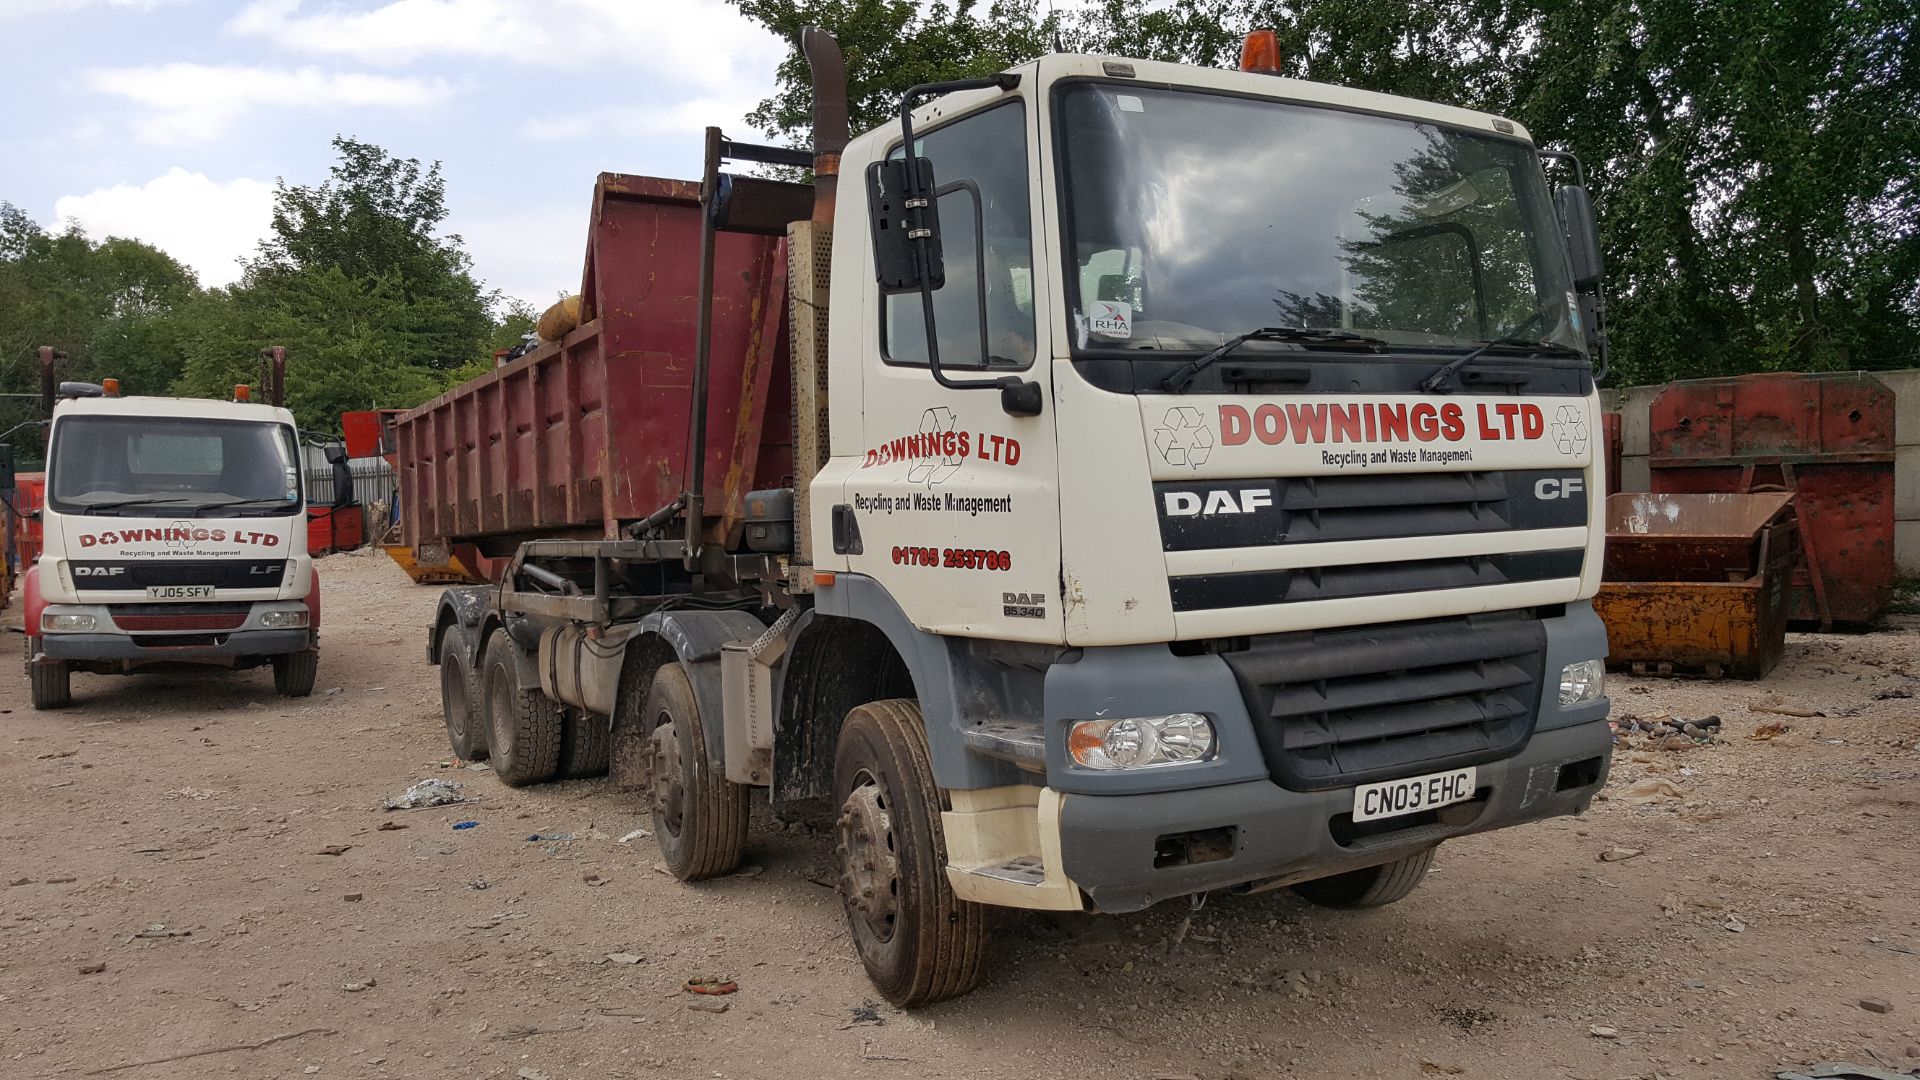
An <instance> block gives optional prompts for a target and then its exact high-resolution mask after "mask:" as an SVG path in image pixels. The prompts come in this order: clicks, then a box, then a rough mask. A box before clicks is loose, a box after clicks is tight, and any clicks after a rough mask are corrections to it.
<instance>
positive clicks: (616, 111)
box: [520, 97, 759, 139]
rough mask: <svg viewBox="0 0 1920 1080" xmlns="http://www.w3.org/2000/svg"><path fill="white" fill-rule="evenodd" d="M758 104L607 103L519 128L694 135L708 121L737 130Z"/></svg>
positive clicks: (555, 134) (539, 132)
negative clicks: (596, 107) (649, 104)
mask: <svg viewBox="0 0 1920 1080" xmlns="http://www.w3.org/2000/svg"><path fill="white" fill-rule="evenodd" d="M757 104H759V99H758V98H739V97H698V98H693V99H691V100H688V101H676V102H673V103H672V104H669V105H659V106H639V105H634V106H619V105H609V106H606V107H604V108H599V109H582V110H575V111H573V112H565V113H556V114H553V115H551V116H539V117H535V118H533V119H532V120H529V121H527V122H526V123H525V124H523V125H521V129H520V131H521V134H523V135H525V136H527V137H528V138H531V139H578V138H584V137H587V136H595V135H597V136H607V135H618V136H625V137H636V136H648V135H684V134H690V133H695V134H697V133H699V132H702V131H705V130H706V129H707V126H708V125H710V124H711V125H717V126H719V127H720V128H722V129H724V130H728V131H734V132H738V131H739V130H740V129H742V128H743V127H744V126H745V117H746V115H747V114H748V113H749V112H752V111H753V108H754V106H756V105H757Z"/></svg>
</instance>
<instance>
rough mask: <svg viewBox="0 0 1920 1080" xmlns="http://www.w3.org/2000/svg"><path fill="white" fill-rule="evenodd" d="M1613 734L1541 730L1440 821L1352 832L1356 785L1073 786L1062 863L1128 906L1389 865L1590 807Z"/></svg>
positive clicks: (1101, 899)
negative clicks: (1204, 857)
mask: <svg viewBox="0 0 1920 1080" xmlns="http://www.w3.org/2000/svg"><path fill="white" fill-rule="evenodd" d="M1612 745H1613V738H1612V734H1611V731H1610V729H1609V727H1608V725H1607V722H1606V721H1605V720H1604V719H1602V720H1594V721H1588V722H1586V723H1582V724H1579V725H1577V726H1574V727H1567V728H1558V729H1555V730H1550V731H1539V732H1536V733H1535V734H1534V735H1533V737H1532V738H1531V739H1530V740H1529V741H1528V743H1527V746H1526V748H1525V749H1523V750H1522V751H1521V752H1520V753H1519V754H1517V755H1515V756H1513V757H1509V758H1506V759H1504V760H1502V761H1496V762H1491V763H1488V764H1484V765H1480V766H1478V769H1479V784H1480V796H1479V797H1478V798H1476V799H1475V800H1474V801H1472V802H1467V803H1460V804H1456V805H1455V806H1451V807H1446V808H1443V809H1442V810H1440V811H1438V812H1437V813H1436V814H1435V815H1434V816H1435V817H1436V818H1437V819H1438V820H1432V821H1429V822H1426V823H1424V824H1415V825H1413V826H1412V827H1408V828H1401V829H1396V830H1393V831H1389V832H1381V833H1375V834H1373V835H1369V836H1365V837H1360V838H1357V839H1349V840H1348V841H1347V842H1344V843H1343V842H1342V841H1341V839H1340V838H1339V837H1338V835H1337V830H1338V829H1339V827H1340V822H1342V821H1343V820H1344V819H1346V818H1347V817H1348V816H1349V814H1350V811H1351V810H1352V809H1353V789H1352V788H1334V789H1330V790H1326V791H1312V792H1300V791H1288V790H1286V789H1285V788H1282V787H1280V786H1279V785H1277V784H1275V783H1273V782H1272V781H1271V780H1266V779H1261V780H1250V781H1245V782H1242V783H1236V784H1224V785H1220V786H1216V787H1205V788H1193V789H1188V790H1185V791H1163V792H1153V793H1148V794H1140V795H1068V796H1066V797H1064V798H1063V799H1062V800H1061V810H1060V853H1061V864H1062V865H1061V868H1062V870H1064V872H1065V874H1066V876H1067V877H1068V878H1069V879H1071V880H1072V881H1073V882H1074V884H1076V885H1078V886H1079V887H1080V889H1081V890H1082V891H1083V892H1084V893H1085V894H1086V895H1087V897H1088V899H1089V900H1091V901H1092V904H1093V906H1094V907H1096V908H1098V909H1099V910H1101V911H1110V912H1121V911H1137V910H1139V909H1141V908H1144V907H1147V906H1148V905H1151V904H1154V903H1158V902H1159V901H1161V900H1165V899H1168V898H1170V897H1175V896H1183V895H1186V894H1189V893H1200V892H1207V891H1210V890H1213V889H1225V888H1230V887H1233V886H1237V885H1247V884H1260V885H1273V886H1277V885H1285V884H1289V883H1291V882H1292V881H1305V880H1309V879H1312V878H1319V877H1326V876H1328V875H1330V874H1337V873H1340V872H1342V871H1344V870H1352V869H1359V868H1361V867H1366V866H1377V865H1379V864H1381V863H1386V862H1392V861H1394V860H1395V859H1399V858H1402V857H1404V856H1406V855H1411V854H1413V853H1415V852H1417V851H1419V850H1421V849H1422V848H1427V847H1432V846H1433V845H1434V844H1437V843H1439V842H1440V841H1442V840H1446V839H1450V838H1452V837H1455V836H1464V835H1467V834H1468V833H1476V832H1485V831H1487V830H1489V829H1497V828H1503V827H1505V826H1508V825H1518V824H1520V823H1522V822H1527V821H1537V820H1540V819H1543V818H1550V817H1559V816H1562V815H1566V814H1577V813H1580V812H1582V811H1584V810H1585V809H1586V808H1587V805H1588V803H1589V802H1591V801H1592V799H1593V796H1594V794H1595V793H1596V792H1598V791H1599V790H1600V788H1601V786H1602V785H1604V784H1605V783H1606V775H1607V768H1608V765H1609V764H1610V760H1611V754H1612ZM1217 830H1230V832H1228V833H1221V832H1218V831H1217ZM1193 836H1198V837H1200V838H1203V839H1204V838H1209V837H1222V836H1225V837H1229V838H1230V839H1229V840H1228V842H1227V843H1226V844H1225V845H1224V846H1219V845H1208V844H1204V843H1198V844H1191V845H1189V844H1188V843H1187V842H1186V840H1185V839H1183V838H1186V837H1193ZM1188 848H1190V849H1191V850H1206V851H1212V852H1214V853H1219V852H1221V851H1225V852H1228V853H1227V854H1226V855H1225V857H1224V858H1215V859H1213V860H1212V861H1207V862H1185V863H1179V862H1174V863H1172V864H1168V856H1169V855H1170V854H1171V855H1173V856H1174V857H1176V858H1177V856H1178V854H1179V852H1181V851H1182V850H1183V849H1188ZM1156 863H1160V864H1161V865H1156Z"/></svg>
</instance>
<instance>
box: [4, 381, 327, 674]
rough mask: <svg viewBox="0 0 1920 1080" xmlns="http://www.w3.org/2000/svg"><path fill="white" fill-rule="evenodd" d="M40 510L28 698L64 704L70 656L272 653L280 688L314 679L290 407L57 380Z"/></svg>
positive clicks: (132, 660)
mask: <svg viewBox="0 0 1920 1080" xmlns="http://www.w3.org/2000/svg"><path fill="white" fill-rule="evenodd" d="M109 389H112V386H111V384H109ZM40 513H41V526H42V534H43V536H44V543H45V547H44V549H43V551H42V552H41V555H40V557H39V558H38V559H37V560H35V562H34V565H33V566H32V567H30V568H28V570H27V571H26V574H25V582H24V594H25V615H24V617H25V627H24V628H25V630H26V635H27V675H28V679H29V681H30V683H31V685H32V690H33V705H34V708H36V709H56V708H61V707H64V706H66V705H68V704H69V703H70V702H71V701H72V676H73V673H74V672H76V671H80V672H92V673H95V674H101V675H110V674H128V675H131V674H138V673H142V672H155V671H166V670H180V669H183V668H186V669H194V668H208V667H217V668H249V667H256V666H268V665H270V666H271V667H272V668H273V682H274V688H275V689H276V690H278V691H279V692H280V693H282V694H285V695H288V696H290V697H304V696H306V695H307V694H309V693H311V692H312V691H313V683H314V676H315V673H316V670H317V665H318V660H319V633H320V593H319V582H318V580H317V576H316V574H315V572H314V568H313V561H312V560H311V559H309V558H308V557H307V515H306V500H305V498H304V496H303V494H302V485H301V476H300V456H299V441H298V438H297V436H296V433H295V428H294V419H293V414H292V413H291V412H288V411H287V410H286V409H283V408H277V407H274V406H270V405H261V404H252V403H248V402H245V401H212V400H204V399H195V398H155V397H119V396H117V394H108V393H103V392H102V390H101V388H100V387H98V386H93V385H91V384H74V383H66V384H63V385H62V394H61V396H60V400H59V401H58V402H57V403H56V404H55V405H54V408H53V420H52V428H51V430H50V432H49V434H48V442H47V481H46V497H45V502H44V505H43V508H42V509H41V511H40Z"/></svg>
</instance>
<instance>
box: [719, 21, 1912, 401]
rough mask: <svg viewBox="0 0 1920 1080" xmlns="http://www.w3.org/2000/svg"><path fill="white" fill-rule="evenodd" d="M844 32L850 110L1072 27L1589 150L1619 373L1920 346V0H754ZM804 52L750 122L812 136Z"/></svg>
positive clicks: (1839, 358)
mask: <svg viewBox="0 0 1920 1080" xmlns="http://www.w3.org/2000/svg"><path fill="white" fill-rule="evenodd" d="M734 3H735V4H736V5H737V6H738V7H739V8H740V9H741V10H742V11H743V12H745V13H746V14H748V15H749V16H751V17H753V18H755V19H757V20H759V21H760V22H762V23H763V24H765V25H766V26H768V27H769V28H770V29H772V30H774V31H775V32H776V33H779V34H781V35H783V36H786V37H788V38H789V39H790V40H791V39H793V38H794V37H795V36H796V35H797V33H798V31H799V29H800V28H801V26H803V25H806V24H809V23H812V24H817V25H821V26H825V27H826V28H827V29H829V30H832V31H834V32H835V33H836V34H838V35H839V36H840V38H841V41H842V43H843V46H844V47H845V48H846V50H847V54H848V66H849V73H850V81H851V82H852V85H853V101H854V109H853V115H854V122H855V125H856V129H861V128H865V127H871V126H874V125H876V124H879V123H882V122H884V121H885V120H886V119H887V118H888V116H889V115H890V113H891V111H892V109H893V107H894V104H895V103H896V102H897V101H898V98H899V95H900V93H901V92H902V91H903V90H905V89H906V88H907V87H908V86H910V85H912V84H914V83H919V82H927V81H933V80H937V79H943V78H957V77H961V76H965V75H972V74H980V73H982V72H985V71H991V70H995V69H998V68H1000V67H1005V66H1009V65H1010V64H1011V63H1014V62H1016V61H1021V60H1027V59H1031V58H1033V57H1034V56H1038V55H1040V54H1042V53H1045V52H1048V51H1050V50H1051V48H1052V44H1053V41H1054V37H1055V34H1056V33H1057V34H1059V36H1060V37H1061V38H1062V39H1063V41H1064V43H1065V45H1066V47H1068V48H1071V49H1074V50H1077V51H1086V52H1102V53H1111V54H1115V55H1122V56H1130V57H1140V58H1146V59H1159V60H1173V61H1180V62H1186V63H1198V64H1203V65H1211V66H1227V65H1231V64H1233V63H1234V62H1235V61H1236V59H1237V52H1238V46H1239V42H1240V40H1241V37H1242V36H1243V35H1244V33H1245V32H1246V31H1247V30H1248V29H1251V28H1253V27H1256V26H1261V27H1271V28H1273V29H1274V30H1276V31H1277V33H1278V36H1279V38H1280V42H1281V53H1282V58H1283V66H1284V68H1285V73H1286V74H1288V75H1291V76H1294V77H1296V78H1304V79H1311V80H1315V81H1320V82H1330V83H1339V84H1344V85H1349V86H1355V87H1359V88H1363V89H1369V90H1379V91H1384V92H1387V93H1395V94H1402V95H1405V96H1409V97H1416V98H1422V99H1427V100H1433V101H1440V102H1446V103H1450V104H1457V105H1462V106H1465V107H1469V108H1475V109H1483V110H1487V111H1491V112H1494V113H1498V114H1501V115H1505V116H1509V117H1511V118H1513V119H1515V120H1518V121H1520V122H1521V123H1523V124H1525V125H1526V126H1527V127H1528V128H1529V129H1530V130H1531V131H1532V132H1533V135H1534V138H1535V140H1536V141H1537V142H1538V143H1539V144H1540V145H1541V146H1543V147H1547V148H1553V149H1560V150H1571V151H1573V152H1574V153H1576V154H1578V155H1579V156H1580V157H1581V158H1582V159H1583V161H1584V162H1585V164H1586V170H1587V175H1588V181H1589V185H1590V187H1592V188H1593V191H1594V196H1595V201H1596V203H1597V205H1598V207H1599V212H1600V217H1601V240H1602V245H1603V247H1604V249H1605V252H1606V255H1607V259H1608V289H1609V292H1610V296H1611V303H1612V308H1611V324H1612V331H1613V333H1612V340H1613V359H1614V363H1615V366H1616V370H1617V372H1618V376H1617V377H1616V379H1615V382H1616V383H1624V382H1636V381H1640V382H1644V381H1659V380H1664V379H1669V378H1686V377H1695V376H1703V375H1717V374H1733V373H1739V372H1745V371H1755V370H1779V369H1800V370H1831V369H1842V368H1889V367H1901V366H1911V365H1913V364H1915V363H1920V180H1916V177H1920V121H1917V120H1916V119H1915V117H1916V116H1920V56H1916V50H1920V35H1916V34H1915V33H1914V32H1913V30H1914V27H1916V26H1920V0H1795V2H1793V3H1786V2H1784V0H1760V2H1755V0H1413V2H1411V3H1405V4H1383V3H1378V2H1376V0H1098V2H1097V3H1095V4H1093V5H1091V6H1090V7H1088V8H1086V9H1083V10H1081V11H1079V12H1076V13H1075V14H1074V15H1072V16H1070V17H1066V18H1062V17H1060V16H1057V15H1054V16H1050V15H1045V14H1042V13H1041V11H1040V10H1039V9H1038V8H1037V7H1036V6H1035V5H1034V4H1033V3H1025V2H1020V0H1000V2H996V3H991V4H980V3H968V2H965V0H960V2H956V3H936V4H933V5H930V6H928V7H927V8H926V9H925V10H924V12H923V11H922V9H921V6H920V5H919V4H916V3H913V2H911V0H734ZM808 103H809V86H808V78H807V69H806V66H805V63H804V61H802V60H800V59H799V58H798V56H797V54H796V55H795V56H793V57H790V58H789V60H788V61H787V63H785V64H784V65H783V66H782V67H781V69H780V83H779V89H778V92H777V93H776V95H775V96H774V97H773V98H771V99H769V100H768V101H767V102H765V103H763V104H762V106H761V108H760V109H759V111H758V112H756V113H755V114H754V121H755V122H756V123H758V124H760V125H761V126H762V127H763V128H765V129H766V130H767V131H769V132H770V133H773V134H775V135H778V136H784V137H786V138H787V139H790V140H793V141H796V142H801V143H804V142H805V140H806V138H807V115H808V114H807V110H808Z"/></svg>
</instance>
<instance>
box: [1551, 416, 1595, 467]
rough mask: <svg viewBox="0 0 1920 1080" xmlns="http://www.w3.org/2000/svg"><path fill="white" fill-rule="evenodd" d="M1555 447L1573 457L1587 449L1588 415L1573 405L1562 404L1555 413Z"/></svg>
mask: <svg viewBox="0 0 1920 1080" xmlns="http://www.w3.org/2000/svg"><path fill="white" fill-rule="evenodd" d="M1553 446H1554V449H1556V450H1558V451H1560V452H1561V453H1563V454H1565V455H1567V456H1568V457H1572V456H1573V455H1575V454H1579V453H1584V452H1585V451H1586V449H1587V415H1586V413H1585V412H1583V411H1581V410H1580V409H1579V408H1578V407H1576V406H1573V405H1562V406H1560V408H1559V410H1558V411H1557V412H1555V413H1554V414H1553Z"/></svg>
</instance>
